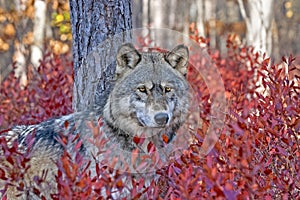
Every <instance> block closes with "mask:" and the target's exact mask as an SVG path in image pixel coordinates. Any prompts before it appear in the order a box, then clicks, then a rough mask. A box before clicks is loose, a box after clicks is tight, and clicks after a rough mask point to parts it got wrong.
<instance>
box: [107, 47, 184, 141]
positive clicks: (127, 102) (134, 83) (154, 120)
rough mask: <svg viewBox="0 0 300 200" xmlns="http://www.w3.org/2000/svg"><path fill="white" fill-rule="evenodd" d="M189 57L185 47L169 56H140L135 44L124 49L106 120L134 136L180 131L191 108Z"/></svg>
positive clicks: (142, 53) (120, 57) (149, 53)
mask: <svg viewBox="0 0 300 200" xmlns="http://www.w3.org/2000/svg"><path fill="white" fill-rule="evenodd" d="M188 54H189V52H188V48H187V47H186V46H184V45H178V46H176V47H175V48H174V49H173V50H172V51H170V52H168V53H160V52H138V51H137V50H136V49H135V48H134V47H133V45H132V44H124V45H122V46H121V47H120V48H119V50H118V54H117V68H116V83H115V87H114V89H113V91H112V92H111V94H110V96H109V99H108V101H107V103H106V106H105V109H104V119H105V120H106V121H107V122H108V123H109V124H110V125H112V126H113V127H114V128H116V129H119V130H122V131H124V132H126V133H128V134H134V135H140V134H145V135H146V136H153V135H155V134H157V133H159V132H161V131H164V130H165V131H170V130H172V131H175V130H177V129H178V128H179V127H180V126H181V125H182V124H183V122H184V121H185V119H186V117H187V112H188V107H189V92H188V89H189V86H188V83H187V81H186V79H185V75H186V72H187V65H188Z"/></svg>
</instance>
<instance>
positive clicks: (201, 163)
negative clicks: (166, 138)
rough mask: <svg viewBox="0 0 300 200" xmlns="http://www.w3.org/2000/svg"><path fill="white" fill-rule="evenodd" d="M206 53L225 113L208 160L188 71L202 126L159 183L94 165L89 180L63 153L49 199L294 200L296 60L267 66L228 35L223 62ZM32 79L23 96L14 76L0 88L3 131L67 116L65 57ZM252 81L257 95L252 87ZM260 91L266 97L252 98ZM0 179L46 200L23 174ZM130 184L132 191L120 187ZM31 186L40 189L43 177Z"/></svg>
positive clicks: (299, 109) (205, 114)
mask: <svg viewBox="0 0 300 200" xmlns="http://www.w3.org/2000/svg"><path fill="white" fill-rule="evenodd" d="M191 38H192V39H194V40H196V41H198V42H199V44H201V45H203V44H206V43H207V41H206V40H205V39H204V38H201V37H199V36H198V35H197V34H196V31H195V34H193V35H191ZM209 53H210V55H211V57H212V59H213V60H214V62H215V63H216V65H217V66H218V69H219V71H220V73H221V75H222V78H223V81H224V84H225V88H226V96H227V101H228V106H229V111H228V113H227V119H226V126H225V127H224V129H223V133H222V134H221V137H220V139H219V141H218V142H217V144H216V145H215V147H214V149H213V150H212V151H211V152H210V153H209V154H208V155H207V156H205V157H200V156H199V152H198V147H199V146H201V145H202V140H203V138H204V136H205V133H206V130H207V127H208V126H209V123H210V119H212V118H211V116H209V111H210V102H211V101H210V98H209V91H208V90H207V88H206V87H203V85H205V83H204V82H203V80H202V78H201V77H199V76H195V75H194V76H193V74H195V73H193V71H190V72H189V81H190V82H191V83H193V84H194V85H196V86H198V90H199V91H200V92H201V94H202V95H201V105H199V106H200V107H201V113H200V115H201V117H202V119H203V121H204V123H203V125H202V127H200V128H199V129H198V130H197V132H196V133H194V134H196V136H197V137H195V141H194V143H193V145H191V146H190V148H189V149H188V150H187V151H186V152H185V153H184V154H183V155H182V156H181V157H180V158H179V159H178V160H174V161H173V162H171V163H170V164H169V165H168V166H165V167H164V168H163V169H161V170H159V171H158V172H157V173H158V174H161V178H160V180H159V182H158V183H154V182H152V183H151V184H150V186H145V181H144V179H143V178H140V179H132V178H131V177H130V176H128V175H126V174H121V173H119V172H114V171H113V170H111V169H110V168H107V167H105V166H100V165H97V167H96V168H97V169H96V171H97V174H96V176H95V177H90V176H89V174H90V172H89V171H88V170H87V168H86V165H88V164H86V163H83V162H82V158H81V157H80V156H77V158H76V159H75V160H73V159H72V158H71V157H70V156H69V154H68V152H65V154H64V155H63V157H62V159H61V160H60V161H58V163H57V165H58V177H57V183H58V193H57V194H52V198H53V199H59V198H61V197H63V198H66V199H67V198H70V199H74V198H81V199H98V198H101V196H102V197H103V193H101V192H100V191H102V192H103V191H104V194H105V195H106V196H107V197H112V196H113V194H114V193H116V192H121V193H122V192H124V191H125V190H127V191H128V190H129V193H130V198H131V199H138V198H140V197H141V196H142V195H144V196H145V195H146V196H147V198H149V199H156V198H160V199H162V198H165V199H174V200H175V199H298V198H299V191H300V185H299V183H300V180H299V177H300V176H299V173H300V169H299V166H300V159H299V157H300V154H299V152H300V151H299V139H300V138H299V131H300V116H299V113H300V93H299V92H300V88H299V78H300V77H299V74H297V69H296V67H295V65H294V63H295V59H294V58H293V56H289V57H283V58H282V63H281V64H274V63H271V62H270V59H269V58H267V57H265V56H264V55H260V54H258V53H255V52H253V48H252V47H247V46H240V45H239V44H237V43H236V40H235V36H234V35H229V36H228V39H227V54H226V56H220V53H219V51H217V50H213V49H209ZM190 70H193V69H192V68H190ZM30 74H32V76H33V75H34V77H35V78H34V79H32V80H31V81H30V82H29V84H28V86H27V87H25V88H24V89H21V88H19V85H18V79H16V78H14V76H13V75H12V74H11V75H10V76H9V77H8V78H7V79H6V80H5V81H4V82H3V83H2V84H3V85H4V86H5V87H3V88H2V89H1V97H0V102H1V104H0V112H1V115H0V116H1V118H0V122H1V123H0V124H1V125H2V127H11V126H12V125H13V124H16V123H22V124H31V123H36V122H40V121H43V120H45V119H47V118H49V117H52V116H55V115H62V114H66V113H70V112H71V111H72V110H71V96H72V63H71V62H70V61H69V60H67V59H66V57H58V56H53V55H52V54H48V55H46V56H45V57H44V60H43V61H42V64H41V66H40V68H39V70H38V71H34V70H31V71H30ZM258 80H261V85H262V86H263V87H262V86H256V85H257V82H258ZM259 87H262V88H263V89H264V90H265V91H264V92H258V91H257V89H258V88H259ZM12 91H13V92H12ZM95 130H99V129H97V127H96V128H95ZM98 134H99V133H98ZM72 141H74V138H72ZM0 143H1V148H2V151H4V152H6V153H5V154H4V155H5V158H4V159H8V158H9V161H10V162H11V163H12V164H13V165H15V166H16V168H18V169H20V168H22V166H23V167H25V168H26V167H27V165H26V163H27V162H28V159H30V158H28V157H26V155H27V154H26V152H25V153H20V152H19V153H18V151H19V150H18V149H17V144H15V145H13V146H12V147H8V146H7V145H6V142H5V141H4V140H0ZM19 154H21V155H23V156H19ZM2 159H3V158H2ZM80 169H81V170H80ZM25 171H26V170H25ZM0 179H2V180H4V181H6V182H7V183H8V184H9V183H12V182H14V181H16V180H18V181H17V182H18V184H19V185H18V190H20V191H27V190H30V191H33V192H34V193H35V194H37V195H38V196H40V197H41V198H44V197H43V192H42V191H43V190H42V189H41V188H39V187H30V186H24V184H22V181H20V180H22V173H15V172H14V173H4V172H3V171H1V170H0ZM128 181H129V182H130V183H131V184H132V185H133V188H132V189H128V188H127V187H126V186H127V183H128ZM35 182H36V183H42V182H43V177H40V178H38V179H36V180H35ZM38 185H41V184H38ZM159 195H160V196H159Z"/></svg>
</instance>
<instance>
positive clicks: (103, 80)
mask: <svg viewBox="0 0 300 200" xmlns="http://www.w3.org/2000/svg"><path fill="white" fill-rule="evenodd" d="M70 11H71V24H72V36H73V59H74V96H73V97H74V99H73V108H74V110H75V111H81V110H84V109H87V108H93V107H94V106H95V105H96V106H100V107H103V106H104V105H105V102H106V99H107V96H108V94H109V92H110V90H111V87H112V86H111V83H110V82H111V80H112V77H113V74H114V71H115V66H114V64H113V63H108V62H109V61H108V60H110V59H108V60H106V58H107V57H110V55H108V54H110V53H111V52H110V50H111V49H114V50H115V49H116V48H117V47H112V46H111V44H108V43H107V44H105V45H103V46H102V47H99V45H100V44H103V42H104V41H105V40H106V39H108V38H109V37H111V36H113V35H115V34H118V33H122V32H124V31H127V30H130V29H131V28H132V20H131V1H130V0H118V1H116V0H115V1H104V0H102V1H101V0H70ZM121 40H123V41H125V40H126V37H123V38H121ZM107 45H108V46H107ZM94 52H96V53H94ZM88 56H91V57H89V58H88ZM100 114H101V113H100Z"/></svg>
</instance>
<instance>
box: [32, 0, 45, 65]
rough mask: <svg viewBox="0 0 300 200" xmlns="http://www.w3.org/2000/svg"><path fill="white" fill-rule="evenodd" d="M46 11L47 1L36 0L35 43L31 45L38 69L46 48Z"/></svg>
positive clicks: (33, 58) (33, 62) (33, 63)
mask: <svg viewBox="0 0 300 200" xmlns="http://www.w3.org/2000/svg"><path fill="white" fill-rule="evenodd" d="M46 12H47V5H46V2H45V1H42V0H35V1H34V21H33V23H34V26H33V41H34V42H33V44H32V45H31V58H30V61H31V63H32V65H33V66H34V67H35V68H36V69H37V68H38V67H39V65H40V60H42V58H43V50H44V35H45V28H46Z"/></svg>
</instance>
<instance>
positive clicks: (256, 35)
mask: <svg viewBox="0 0 300 200" xmlns="http://www.w3.org/2000/svg"><path fill="white" fill-rule="evenodd" d="M238 3H239V6H240V10H241V14H242V16H243V18H244V20H245V22H246V26H247V44H248V45H253V46H254V49H255V51H261V52H263V53H267V55H269V56H270V55H271V53H272V32H271V24H272V21H273V18H274V12H273V3H274V2H273V0H260V1H257V0H248V1H247V6H248V13H249V14H248V15H247V12H246V9H245V6H244V3H243V1H242V0H238Z"/></svg>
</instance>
